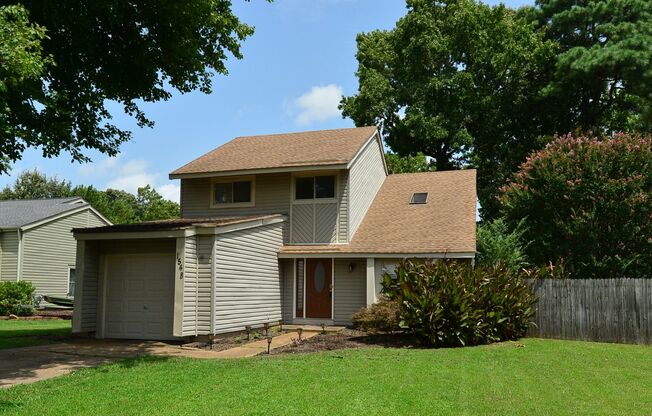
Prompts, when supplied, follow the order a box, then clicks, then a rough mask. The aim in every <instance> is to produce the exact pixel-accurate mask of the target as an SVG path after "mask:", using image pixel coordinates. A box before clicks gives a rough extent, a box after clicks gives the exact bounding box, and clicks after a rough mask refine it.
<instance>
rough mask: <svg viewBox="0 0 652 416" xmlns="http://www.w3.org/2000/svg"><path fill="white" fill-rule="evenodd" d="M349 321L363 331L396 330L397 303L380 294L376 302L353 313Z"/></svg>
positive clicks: (397, 319)
mask: <svg viewBox="0 0 652 416" xmlns="http://www.w3.org/2000/svg"><path fill="white" fill-rule="evenodd" d="M351 321H352V323H353V327H355V328H357V329H360V330H363V331H378V332H392V331H396V330H398V329H400V328H399V307H398V303H396V302H395V301H393V300H389V299H388V298H387V297H386V296H382V295H381V297H380V298H379V299H378V302H376V303H374V304H373V305H371V306H369V307H364V308H362V309H360V310H359V311H358V312H356V313H355V314H353V317H352V318H351Z"/></svg>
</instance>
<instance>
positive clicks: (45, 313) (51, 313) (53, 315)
mask: <svg viewBox="0 0 652 416" xmlns="http://www.w3.org/2000/svg"><path fill="white" fill-rule="evenodd" d="M9 319H18V320H22V321H38V320H41V319H72V309H37V310H35V311H34V315H30V316H18V317H13V316H4V315H3V316H0V321H6V320H9Z"/></svg>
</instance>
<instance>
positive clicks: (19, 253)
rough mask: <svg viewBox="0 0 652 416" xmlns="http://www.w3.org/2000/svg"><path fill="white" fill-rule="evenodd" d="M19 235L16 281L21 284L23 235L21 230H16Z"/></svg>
mask: <svg viewBox="0 0 652 416" xmlns="http://www.w3.org/2000/svg"><path fill="white" fill-rule="evenodd" d="M16 232H17V233H18V264H17V265H16V281H17V282H19V281H20V279H21V278H22V277H23V234H22V233H21V232H20V228H18V229H16Z"/></svg>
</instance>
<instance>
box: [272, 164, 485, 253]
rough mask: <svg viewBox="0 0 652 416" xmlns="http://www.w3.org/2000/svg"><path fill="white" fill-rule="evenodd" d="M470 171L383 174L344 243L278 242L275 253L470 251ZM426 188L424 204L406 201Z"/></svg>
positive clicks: (473, 204)
mask: <svg viewBox="0 0 652 416" xmlns="http://www.w3.org/2000/svg"><path fill="white" fill-rule="evenodd" d="M475 178H476V173H475V170H472V169H469V170H460V171H445V172H430V173H408V174H398V175H389V176H388V177H387V179H385V182H384V184H383V186H382V187H381V189H380V190H379V191H378V194H377V195H376V198H375V199H374V202H373V204H372V205H371V207H370V208H369V211H368V212H367V215H366V216H365V218H364V220H363V221H362V224H361V225H360V227H359V228H358V230H357V232H356V233H355V235H354V236H353V239H352V240H351V242H350V243H349V244H341V245H330V246H327V245H324V246H283V247H282V248H281V251H280V253H285V254H300V253H369V254H371V253H378V254H382V253H386V254H394V253H396V254H410V253H412V254H419V253H474V252H475V250H476V246H475V230H476V223H475V211H476V188H475ZM415 192H427V193H428V201H427V203H426V204H410V203H409V202H410V198H411V197H412V194H413V193H415Z"/></svg>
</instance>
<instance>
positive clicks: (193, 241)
mask: <svg viewBox="0 0 652 416" xmlns="http://www.w3.org/2000/svg"><path fill="white" fill-rule="evenodd" d="M183 250H184V255H183V317H182V321H183V323H182V328H181V334H182V335H183V336H184V337H185V336H190V335H197V307H198V305H197V299H198V296H197V294H198V285H197V236H189V237H186V238H185V239H184V240H183Z"/></svg>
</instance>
